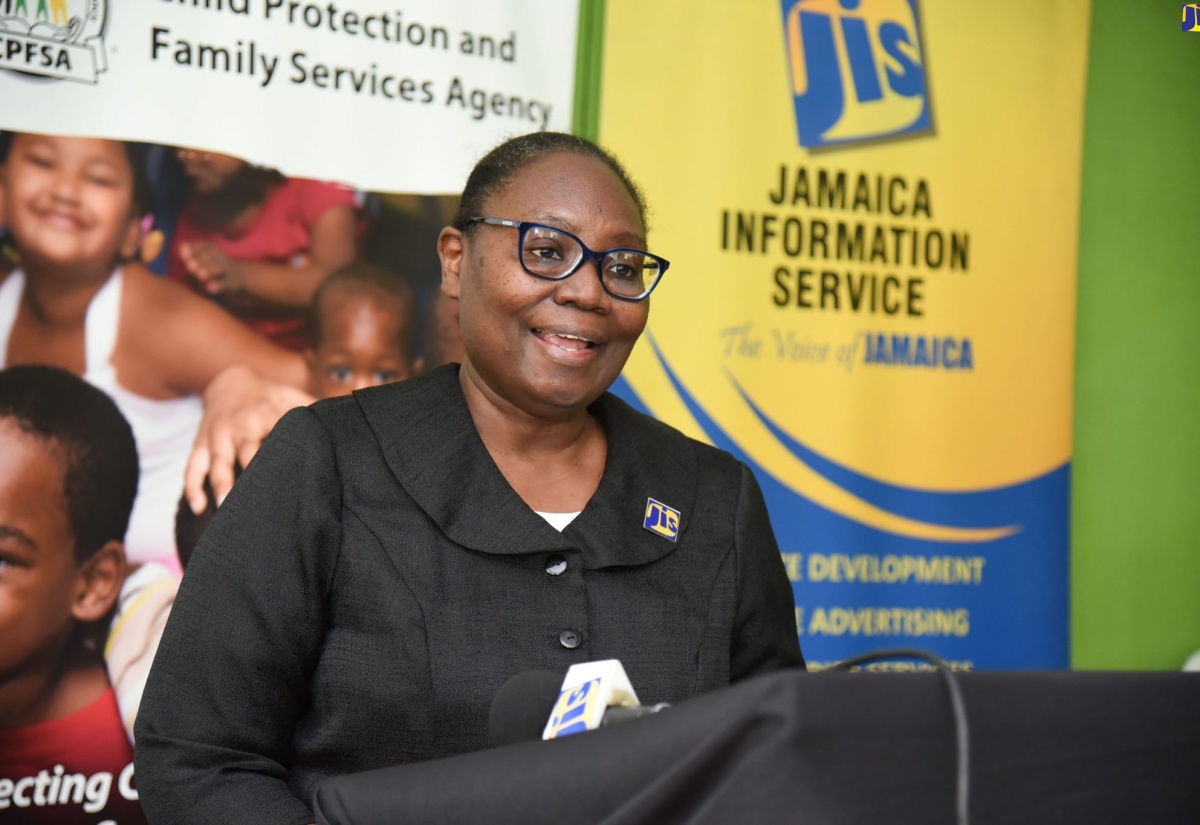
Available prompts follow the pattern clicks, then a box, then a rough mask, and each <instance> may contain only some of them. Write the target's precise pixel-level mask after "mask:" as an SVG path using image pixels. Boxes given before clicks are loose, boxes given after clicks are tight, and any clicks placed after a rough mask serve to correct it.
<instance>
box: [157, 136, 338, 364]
mask: <svg viewBox="0 0 1200 825" xmlns="http://www.w3.org/2000/svg"><path fill="white" fill-rule="evenodd" d="M178 158H179V161H180V162H181V163H182V164H183V170H184V172H185V174H186V175H187V177H188V178H190V180H191V183H192V194H191V197H190V199H189V200H188V201H187V203H186V205H185V206H184V209H183V213H182V214H181V215H180V218H179V223H178V225H177V226H176V228H175V233H174V237H173V238H172V240H171V246H170V252H169V258H168V264H167V272H168V277H169V278H170V279H171V280H172V281H174V282H176V283H179V284H184V285H186V286H189V287H191V288H192V289H194V290H196V291H197V292H199V293H200V294H203V295H206V296H208V297H210V298H212V299H213V300H215V301H216V302H217V303H219V304H220V305H221V306H223V307H225V308H226V309H227V310H229V311H230V312H231V313H233V315H235V316H236V317H238V318H239V319H241V320H242V322H243V323H245V324H246V325H247V326H248V327H250V328H251V329H253V330H255V331H256V332H258V333H260V334H262V335H264V336H266V337H267V338H269V339H270V340H272V341H274V342H275V343H276V344H279V345H280V346H282V347H285V348H287V349H290V350H293V351H295V352H302V351H303V350H304V348H305V347H306V346H307V344H308V341H307V340H306V335H305V325H304V319H305V314H306V310H307V307H308V305H309V303H310V302H311V301H312V297H313V294H314V293H315V292H316V290H317V288H318V287H319V286H320V285H321V282H322V281H323V280H324V279H325V278H326V276H328V275H329V273H330V272H332V271H333V270H334V269H336V268H337V267H339V266H342V265H344V264H347V263H350V262H351V261H353V260H354V259H355V257H356V254H357V244H358V237H359V234H360V233H359V218H358V214H357V206H356V195H355V193H354V191H353V190H352V189H348V188H346V187H343V186H338V185H336V184H332V183H326V182H323V181H315V180H305V179H301V178H288V177H285V176H284V175H282V174H281V173H279V172H278V171H276V170H274V169H269V168H266V167H262V166H255V165H253V164H250V163H247V162H246V161H244V160H242V159H240V158H235V157H231V156H229V155H223V154H219V153H216V152H204V151H198V150H193V149H181V150H179V152H178Z"/></svg>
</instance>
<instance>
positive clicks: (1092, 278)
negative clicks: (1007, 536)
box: [1071, 0, 1200, 669]
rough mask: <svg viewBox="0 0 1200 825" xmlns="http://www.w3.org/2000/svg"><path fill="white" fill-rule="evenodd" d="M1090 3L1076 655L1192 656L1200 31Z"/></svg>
mask: <svg viewBox="0 0 1200 825" xmlns="http://www.w3.org/2000/svg"><path fill="white" fill-rule="evenodd" d="M1179 8H1180V4H1179V3H1178V2H1174V3H1169V2H1155V3H1145V2H1130V0H1093V10H1092V35H1091V53H1090V58H1089V69H1088V97H1087V113H1086V118H1085V123H1086V127H1085V128H1086V131H1085V133H1084V167H1083V172H1084V174H1083V209H1082V213H1081V224H1080V244H1079V249H1080V254H1079V320H1078V338H1077V341H1078V346H1077V353H1076V359H1077V366H1076V385H1075V457H1074V476H1073V504H1072V512H1071V529H1072V553H1071V564H1072V589H1071V598H1072V611H1071V612H1072V663H1073V665H1074V666H1075V667H1077V668H1089V669H1090V668H1106V669H1132V668H1153V669H1177V668H1179V667H1180V666H1181V665H1182V663H1183V661H1184V660H1185V659H1186V658H1187V656H1188V655H1189V654H1191V653H1192V652H1193V651H1195V650H1197V649H1200V33H1196V34H1184V33H1182V32H1181V31H1180V12H1179Z"/></svg>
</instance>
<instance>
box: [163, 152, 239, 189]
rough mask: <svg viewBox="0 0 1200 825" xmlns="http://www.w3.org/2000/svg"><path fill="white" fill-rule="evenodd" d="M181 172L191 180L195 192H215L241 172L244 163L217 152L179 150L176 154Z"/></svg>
mask: <svg viewBox="0 0 1200 825" xmlns="http://www.w3.org/2000/svg"><path fill="white" fill-rule="evenodd" d="M176 154H177V156H178V157H179V162H180V163H182V164H183V171H184V174H186V175H187V176H188V177H189V178H191V179H192V185H193V186H195V187H196V191H197V192H202V193H205V194H207V193H209V192H216V191H217V190H218V189H220V188H221V187H222V186H224V185H225V184H226V183H228V182H229V181H230V180H231V179H232V178H233V176H234V175H236V174H237V173H238V172H240V171H241V170H242V168H243V167H245V165H246V161H244V160H242V159H241V158H235V157H233V156H232V155H222V154H219V153H217V152H200V151H196V150H193V149H180V150H179V151H178V152H177V153H176Z"/></svg>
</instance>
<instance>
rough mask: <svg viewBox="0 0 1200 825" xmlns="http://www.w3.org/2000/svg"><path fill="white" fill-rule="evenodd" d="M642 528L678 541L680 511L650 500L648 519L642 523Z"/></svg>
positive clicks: (647, 512)
mask: <svg viewBox="0 0 1200 825" xmlns="http://www.w3.org/2000/svg"><path fill="white" fill-rule="evenodd" d="M642 526H643V527H645V528H646V529H647V530H649V531H650V532H651V533H657V534H658V535H660V536H663V537H664V538H668V539H670V540H671V541H676V540H677V539H678V538H679V511H678V510H676V509H674V508H672V507H668V506H667V505H665V504H663V503H662V502H661V501H655V500H654V499H652V498H648V499H646V518H645V519H644V520H643V521H642Z"/></svg>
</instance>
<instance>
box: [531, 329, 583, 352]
mask: <svg viewBox="0 0 1200 825" xmlns="http://www.w3.org/2000/svg"><path fill="white" fill-rule="evenodd" d="M533 334H534V336H535V337H536V338H538V339H539V340H542V341H545V342H546V343H547V344H550V345H552V346H556V347H558V348H559V349H564V350H567V351H568V352H579V351H580V350H585V349H591V348H593V347H595V346H596V342H595V341H593V340H591V339H590V338H587V337H585V336H583V335H576V334H572V333H568V332H548V331H546V330H541V329H535V330H533Z"/></svg>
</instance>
